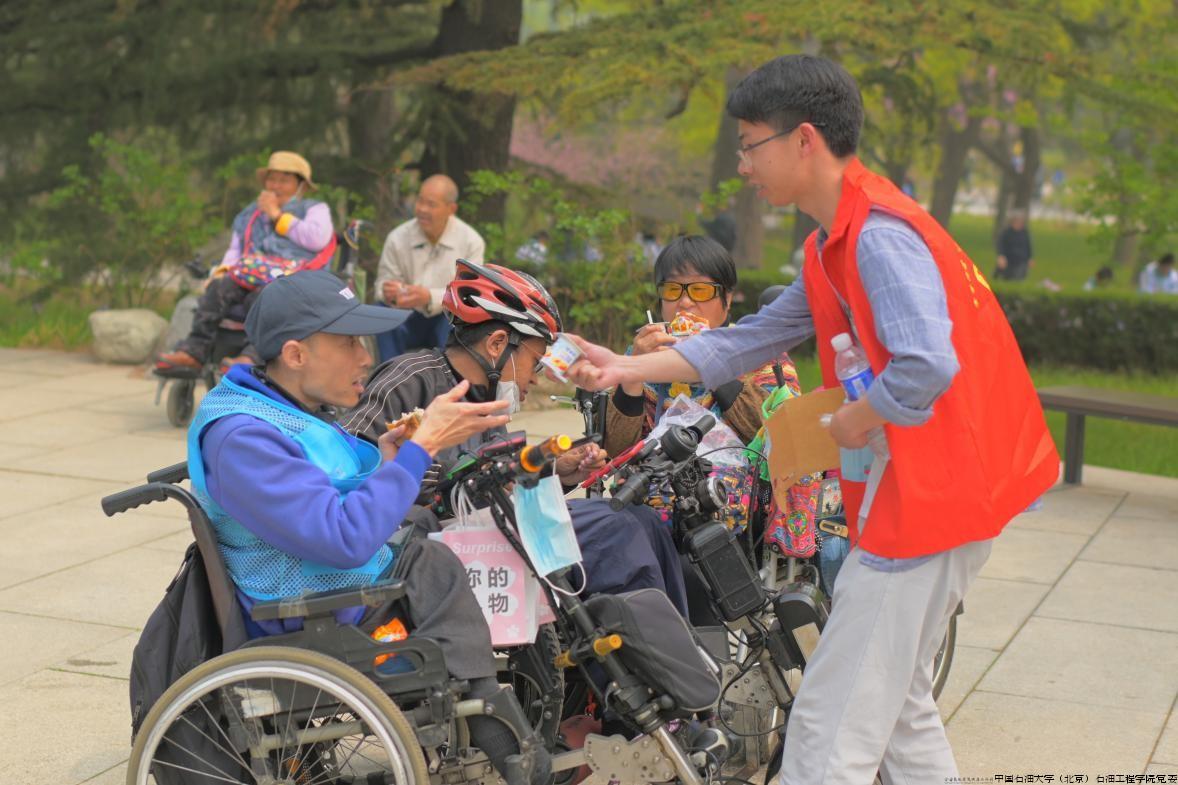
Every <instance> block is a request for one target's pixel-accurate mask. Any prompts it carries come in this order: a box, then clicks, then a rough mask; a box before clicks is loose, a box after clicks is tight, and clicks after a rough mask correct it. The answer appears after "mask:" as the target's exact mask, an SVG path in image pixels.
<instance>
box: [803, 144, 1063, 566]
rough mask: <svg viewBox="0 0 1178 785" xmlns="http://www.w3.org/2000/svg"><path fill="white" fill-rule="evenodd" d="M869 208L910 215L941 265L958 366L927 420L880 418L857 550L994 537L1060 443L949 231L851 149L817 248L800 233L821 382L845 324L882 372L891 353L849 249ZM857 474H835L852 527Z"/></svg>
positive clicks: (1055, 463) (934, 546) (977, 274)
mask: <svg viewBox="0 0 1178 785" xmlns="http://www.w3.org/2000/svg"><path fill="white" fill-rule="evenodd" d="M872 207H879V208H880V209H883V210H885V211H886V212H888V213H891V214H892V215H895V216H897V217H899V218H902V219H903V220H905V221H907V222H908V224H910V225H911V226H912V227H913V228H914V229H915V230H916V231H917V232H918V233H919V234H920V236H921V237H922V238H923V239H924V241H925V243H926V244H927V245H928V247H929V249H930V250H931V251H932V256H933V259H934V260H935V261H936V263H937V268H938V269H939V270H940V273H941V279H942V281H943V282H944V286H945V296H946V298H947V300H948V306H949V318H950V319H951V320H952V322H953V335H952V340H953V347H954V349H955V350H956V351H957V360H958V363H959V364H960V366H961V370H960V372H959V373H958V374H957V376H956V377H955V378H954V380H953V383H952V384H951V385H950V387H949V389H948V390H947V391H946V392H945V394H944V395H942V396H941V397H940V398H939V399H937V401H936V403H935V404H934V405H933V415H932V417H931V418H930V419H929V420H928V422H927V423H925V424H924V425H920V426H915V427H900V426H896V425H891V424H888V425H885V426H884V429H885V432H886V433H887V437H888V445H889V447H890V449H891V455H892V457H891V461H890V464H889V466H888V468H887V470H886V472H885V473H884V475H883V480H882V482H881V483H880V487H879V490H878V491H877V493H876V496H875V499H874V500H873V501H872V504H871V511H870V513H869V518H870V526H868V527H866V530H865V534H864V536H863V537H862V543H861V544H862V546H863V548H864V549H865V550H867V551H869V552H871V553H874V554H877V555H879V556H885V557H889V558H908V557H913V556H924V555H926V554H931V553H939V552H941V551H945V550H948V549H950V548H955V547H957V546H958V545H963V544H965V543H967V542H973V541H976V540H985V539H989V538H991V537H994V536H996V535H997V534H998V533H999V532H1000V531H1002V528H1003V527H1004V526H1006V524H1007V523H1008V522H1009V521H1010V520H1011V518H1013V517H1014V516H1015V515H1017V514H1018V513H1020V512H1022V511H1023V510H1025V509H1026V508H1027V506H1028V505H1029V504H1031V503H1032V502H1033V501H1034V500H1035V499H1036V498H1038V497H1039V495H1040V494H1042V493H1043V492H1044V491H1045V490H1046V489H1047V488H1049V487H1051V486H1052V485H1053V484H1054V483H1055V482H1056V480H1057V479H1058V478H1059V454H1058V453H1057V452H1056V449H1055V443H1054V442H1053V441H1052V439H1051V434H1050V432H1048V430H1047V424H1046V422H1045V420H1044V418H1043V410H1042V408H1041V407H1040V405H1039V397H1038V395H1037V394H1036V393H1035V388H1034V386H1033V385H1032V383H1031V377H1030V374H1029V373H1028V372H1027V368H1026V365H1025V364H1024V363H1023V359H1022V353H1021V352H1020V351H1019V348H1018V344H1017V343H1015V339H1014V333H1012V332H1011V329H1010V325H1009V324H1008V323H1007V321H1006V316H1005V314H1003V312H1002V308H1001V306H1000V305H999V304H998V300H997V299H996V298H995V297H994V294H993V293H992V292H991V291H990V286H989V284H988V283H986V279H985V278H983V277H982V273H981V271H980V270H979V269H978V268H977V266H976V265H975V264H974V263H973V262H972V261H970V259H969V257H967V256H966V255H965V252H964V251H962V250H961V247H960V246H959V245H958V244H957V243H956V242H954V240H953V238H952V237H950V236H949V233H948V232H946V231H945V230H944V229H943V228H941V226H940V224H938V223H937V222H936V221H935V220H933V218H932V217H931V216H930V215H929V214H928V213H926V212H925V211H924V210H923V209H922V208H921V207H920V205H918V204H917V203H916V202H914V201H913V200H912V199H910V198H908V197H907V196H905V195H904V194H903V193H901V192H900V190H899V189H898V188H896V186H895V185H893V184H892V183H891V181H889V180H887V179H886V178H884V177H881V176H880V175H877V174H874V173H873V172H870V171H868V170H867V169H866V168H865V167H864V166H863V164H862V163H860V162H859V160H858V159H853V160H852V161H851V163H850V165H849V166H848V167H847V170H846V173H845V174H844V175H843V191H842V196H841V197H840V199H839V205H838V211H837V213H836V215H835V219H834V226H833V227H832V228H831V232H830V235H829V237H828V238H827V241H826V243H825V245H824V246H823V251H822V257H821V259H820V258H819V256H818V251H817V232H815V234H812V235H810V237H809V239H808V240H807V241H806V261H805V266H804V267H803V278H804V279H805V286H806V297H807V298H808V300H809V305H810V310H811V312H812V313H813V315H814V326H815V329H816V331H817V334H818V353H819V360H820V362H821V366H822V377H823V382H824V383H825V384H826V385H827V386H828V387H833V386H837V385H838V383H839V382H838V379H837V378H836V377H835V375H834V350H833V349H831V346H830V339H831V337H833V336H835V335H837V334H838V333H841V332H846V333H851V332H852V331H851V329H850V327H851V322H850V320H848V318H847V314H846V312H845V311H844V310H843V307H842V303H841V302H840V300H839V297H840V296H841V298H842V302H845V303H846V304H847V307H848V308H849V310H850V314H851V318H852V319H853V321H854V324H855V326H856V328H857V329H856V332H855V333H852V334H857V336H858V339H859V341H860V343H861V344H862V345H863V349H864V351H865V352H866V354H867V358H868V360H869V361H870V362H871V367H872V370H873V371H874V372H875V374H876V376H879V375H880V374H881V373H882V372H883V370H884V367H885V366H886V365H887V364H888V361H889V360H890V359H891V355H890V354H889V353H888V350H887V349H886V348H884V346H883V344H881V343H880V341H879V338H878V337H877V336H876V332H875V321H874V319H873V317H872V313H871V304H870V301H869V300H868V297H867V293H866V292H864V291H863V284H862V282H861V281H860V280H859V268H858V264H857V261H856V256H855V249H856V247H857V244H858V240H859V232H860V230H861V229H862V228H863V223H864V221H866V220H867V215H868V212H869V211H870V210H871V208H872ZM864 491H865V484H864V483H852V482H845V481H844V483H843V498H844V502H845V504H846V511H847V523H848V524H850V525H851V528H852V532H853V533H854V534H853V536H856V535H857V531H856V524H857V523H858V520H859V508H860V506H861V504H862V501H863V494H864Z"/></svg>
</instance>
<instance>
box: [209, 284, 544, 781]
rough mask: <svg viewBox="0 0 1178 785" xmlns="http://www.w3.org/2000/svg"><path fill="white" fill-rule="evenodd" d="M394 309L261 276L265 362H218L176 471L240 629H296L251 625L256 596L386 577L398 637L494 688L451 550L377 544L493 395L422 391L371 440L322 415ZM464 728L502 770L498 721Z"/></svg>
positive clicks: (473, 693)
mask: <svg viewBox="0 0 1178 785" xmlns="http://www.w3.org/2000/svg"><path fill="white" fill-rule="evenodd" d="M404 319H405V313H404V312H403V311H392V310H387V309H382V308H376V307H373V306H366V305H361V304H360V301H359V300H358V299H357V298H356V296H355V294H353V292H352V291H351V289H349V288H348V287H347V285H346V284H344V282H343V281H341V280H339V279H338V278H336V277H335V276H334V275H332V274H331V273H328V272H326V271H322V270H318V271H308V272H305V273H300V274H299V275H294V276H290V277H286V278H279V279H278V280H276V281H275V282H274V283H273V284H271V285H269V286H267V287H266V288H265V290H264V291H263V292H262V294H261V296H260V297H259V298H258V301H257V302H256V303H255V304H254V307H253V309H252V310H251V311H250V313H249V318H248V319H247V320H246V332H247V334H248V335H249V338H250V340H251V341H252V342H253V344H254V346H255V348H256V350H257V352H258V354H259V355H260V356H261V358H262V360H263V362H264V363H265V364H264V365H259V366H253V367H246V366H244V365H237V366H234V367H233V368H232V369H231V370H230V372H229V373H228V374H227V375H226V377H225V378H224V379H223V380H222V381H221V383H220V384H219V385H217V387H215V388H214V389H213V390H212V391H211V392H209V394H208V395H206V396H205V398H204V400H202V401H201V404H200V408H199V409H198V410H197V413H196V416H195V418H194V420H193V422H192V425H191V427H190V429H189V433H188V470H189V475H190V477H191V479H192V487H193V490H194V492H195V494H196V496H197V498H198V499H199V501H200V503H201V506H202V507H203V508H204V509H205V511H206V512H207V513H208V516H209V519H210V520H211V521H212V524H213V528H214V530H215V532H216V536H217V544H218V547H219V549H220V551H221V554H222V556H223V557H224V559H225V565H226V567H227V569H228V571H229V574H230V576H231V577H232V579H233V582H234V584H235V585H236V589H237V598H238V601H239V602H240V604H241V606H242V609H243V612H244V615H245V623H246V629H247V631H248V632H249V634H250V635H251V637H259V636H264V635H276V634H281V633H284V632H290V631H293V630H298V629H301V627H302V619H286V620H278V621H263V622H255V621H253V620H252V619H250V617H249V611H250V609H251V608H252V607H253V606H254V604H256V603H257V602H260V601H265V600H274V599H279V598H284V597H291V596H298V595H300V594H303V593H304V592H318V591H327V590H332V589H343V588H353V587H359V586H365V585H370V584H372V583H374V582H376V581H378V580H381V579H384V578H388V577H394V578H400V579H402V580H403V581H404V584H405V587H406V590H407V595H406V596H407V601H408V606H409V617H410V621H411V623H412V624H411V627H412V634H414V635H418V636H420V637H422V638H428V639H430V640H432V641H434V642H435V643H437V644H438V646H439V647H440V648H441V649H442V652H443V653H444V655H445V660H446V667H447V668H448V669H449V671H450V673H451V674H452V675H453V676H454V677H455V678H459V679H467V680H469V681H470V685H471V688H470V692H469V696H470V697H472V698H487V697H489V696H491V695H493V694H495V693H497V692H498V691H499V687H498V685H497V683H496V680H495V661H494V657H493V655H492V650H491V636H490V630H489V629H488V627H487V623H486V621H485V620H484V618H483V614H482V611H481V610H480V608H479V605H478V602H477V600H476V599H475V597H474V594H473V593H472V592H471V590H470V587H469V586H468V585H467V583H466V573H465V570H464V569H463V566H462V564H461V562H459V560H458V558H457V557H456V556H454V554H452V553H451V552H450V551H449V550H448V549H446V547H445V546H443V545H441V544H439V543H435V542H431V541H428V540H415V541H413V542H411V543H410V544H408V545H407V546H406V547H405V548H404V549H403V550H401V551H400V553H398V554H396V555H394V553H393V551H392V549H391V548H390V547H389V545H388V544H387V542H386V541H387V540H388V538H389V537H390V536H391V535H392V534H393V533H394V532H395V531H396V530H397V529H398V528H399V527H400V526H401V523H402V521H403V520H404V518H405V514H406V512H408V510H409V508H410V507H411V506H412V504H413V501H414V499H416V497H417V495H418V493H419V492H420V490H421V479H422V477H423V475H424V474H425V471H426V469H427V468H428V467H429V465H430V462H431V461H432V460H433V456H434V455H435V454H437V453H438V452H440V451H442V450H445V449H447V448H450V447H453V446H455V445H457V444H461V443H462V442H464V441H465V440H466V439H468V438H469V437H471V436H472V435H474V434H478V433H481V432H483V431H485V430H487V429H488V428H494V427H500V426H502V425H503V424H504V423H505V422H506V421H507V417H506V415H505V414H503V412H504V411H505V408H506V407H505V406H504V405H503V404H501V403H497V402H494V401H492V402H488V403H468V402H465V401H463V400H462V396H463V394H464V393H465V392H466V385H465V384H464V385H459V386H457V387H455V389H454V390H452V391H449V392H448V393H447V394H443V395H439V396H437V397H436V399H434V400H432V401H431V402H430V404H429V406H428V408H427V409H426V410H425V414H424V417H423V419H422V422H421V425H420V427H418V429H417V431H416V432H415V433H414V434H413V436H412V439H409V440H404V439H403V438H402V437H403V436H404V428H400V429H396V430H393V431H389V432H387V433H385V434H383V435H382V436H381V438H380V439H379V440H378V441H377V445H376V446H373V445H372V444H369V443H367V442H363V441H360V440H358V439H356V438H354V437H352V436H350V435H349V434H347V433H346V432H345V431H344V430H343V429H342V428H340V427H339V426H338V425H336V424H335V423H334V422H333V410H332V407H347V406H352V405H354V404H355V403H356V402H357V401H358V400H359V398H360V394H361V393H362V392H363V390H364V386H363V380H364V377H365V375H366V374H367V372H368V369H369V368H370V367H371V362H372V358H371V357H370V356H369V355H368V352H367V351H366V350H365V349H364V346H363V344H362V343H361V342H360V341H359V340H358V339H357V336H362V335H372V334H373V333H376V332H378V331H380V330H387V329H389V328H390V327H394V326H396V325H397V324H398V323H399V322H401V321H403V320H404ZM393 612H394V611H393V609H392V608H391V605H386V606H384V607H380V608H373V609H366V608H364V607H356V608H348V609H344V610H342V611H338V612H337V613H336V617H337V619H338V620H339V621H340V622H341V623H345V624H357V625H359V626H360V627H361V629H363V630H365V631H366V632H372V631H373V630H374V629H375V628H376V627H377V626H378V625H380V624H383V623H385V622H387V621H389V619H390V614H392V613H393ZM470 730H471V736H472V737H473V740H474V742H475V743H476V744H477V745H478V746H479V747H480V748H481V749H482V750H483V751H484V752H486V753H487V755H488V757H489V758H490V759H491V761H492V762H493V763H494V765H495V766H496V768H498V770H499V771H500V772H501V773H503V772H505V771H506V769H505V767H504V763H505V761H506V758H507V757H508V756H509V755H513V754H516V753H517V752H518V751H519V748H518V745H517V744H516V741H515V737H514V735H513V734H512V733H511V731H510V730H509V729H508V728H507V726H505V725H503V724H502V723H500V722H498V721H496V720H493V719H492V718H490V717H477V718H471V721H470ZM535 746H537V747H539V746H541V745H535ZM539 755H540V756H541V757H537V758H536V759H535V763H536V766H535V769H534V772H533V774H534V777H535V779H534V780H533V782H535V783H543V782H546V781H547V779H548V774H547V770H548V769H549V768H550V767H549V764H548V761H547V753H545V752H544V751H543V750H540V751H539ZM512 785H526V784H525V783H512Z"/></svg>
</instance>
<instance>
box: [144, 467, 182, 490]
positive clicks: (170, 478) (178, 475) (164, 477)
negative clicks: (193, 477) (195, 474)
mask: <svg viewBox="0 0 1178 785" xmlns="http://www.w3.org/2000/svg"><path fill="white" fill-rule="evenodd" d="M187 479H188V461H181V462H180V463H174V464H172V465H171V466H165V467H164V468H162V469H156V470H155V471H154V472H152V473H151V474H149V475H147V481H148V482H166V483H171V484H172V485H175V484H176V483H179V482H183V481H184V480H187Z"/></svg>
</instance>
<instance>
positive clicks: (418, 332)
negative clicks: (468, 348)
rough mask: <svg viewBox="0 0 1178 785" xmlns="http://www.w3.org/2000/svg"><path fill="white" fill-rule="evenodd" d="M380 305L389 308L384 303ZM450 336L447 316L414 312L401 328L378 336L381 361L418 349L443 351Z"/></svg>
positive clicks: (377, 343)
mask: <svg viewBox="0 0 1178 785" xmlns="http://www.w3.org/2000/svg"><path fill="white" fill-rule="evenodd" d="M378 305H382V306H384V307H386V308H387V307H388V306H387V305H384V303H378ZM449 334H450V320H449V319H447V318H446V314H444V313H440V314H438V315H437V316H422V315H421V314H420V313H419V312H417V311H414V312H413V313H412V314H410V315H409V318H408V319H406V320H405V323H404V324H402V325H401V326H400V327H397V328H395V329H393V330H389V331H388V332H387V333H381V334H380V335H378V336H376V346H377V349H378V350H379V351H380V361H381V362H382V363H383V362H385V361H386V360H391V359H392V358H394V357H399V356H400V355H402V354H406V353H407V352H412V351H416V350H418V349H442V348H443V347H444V346H445V345H446V336H448V335H449Z"/></svg>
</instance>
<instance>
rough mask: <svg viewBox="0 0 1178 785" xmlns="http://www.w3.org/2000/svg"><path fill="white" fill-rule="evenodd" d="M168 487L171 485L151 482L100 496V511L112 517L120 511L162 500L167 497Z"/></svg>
mask: <svg viewBox="0 0 1178 785" xmlns="http://www.w3.org/2000/svg"><path fill="white" fill-rule="evenodd" d="M169 487H171V486H169V485H168V484H166V483H162V482H153V483H149V484H147V485H140V486H138V487H136V488H131V489H130V490H126V491H119V492H118V493H112V494H111V495H110V496H104V497H102V511H103V512H104V513H106V515H107V517H113V516H115V515H118V514H119V513H120V512H126V511H127V510H131V509H134V508H136V507H139V506H142V505H144V504H151V503H152V502H162V501H164V500H165V499H167V498H168V488H169Z"/></svg>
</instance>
